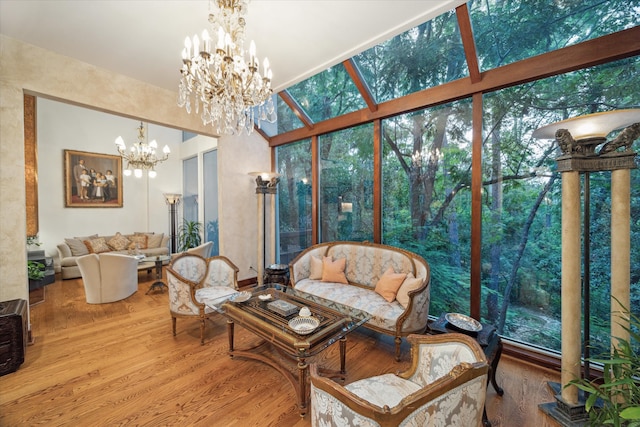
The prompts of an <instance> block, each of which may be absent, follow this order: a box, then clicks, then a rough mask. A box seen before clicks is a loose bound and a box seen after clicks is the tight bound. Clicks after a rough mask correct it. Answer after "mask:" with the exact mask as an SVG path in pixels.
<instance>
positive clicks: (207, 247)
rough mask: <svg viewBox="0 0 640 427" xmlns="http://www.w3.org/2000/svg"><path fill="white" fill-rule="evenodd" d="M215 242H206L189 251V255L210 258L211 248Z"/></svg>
mask: <svg viewBox="0 0 640 427" xmlns="http://www.w3.org/2000/svg"><path fill="white" fill-rule="evenodd" d="M212 247H213V242H206V243H203V244H201V245H200V246H196V247H195V248H191V249H187V253H190V254H196V255H200V256H201V257H202V258H209V257H210V256H211V248H212Z"/></svg>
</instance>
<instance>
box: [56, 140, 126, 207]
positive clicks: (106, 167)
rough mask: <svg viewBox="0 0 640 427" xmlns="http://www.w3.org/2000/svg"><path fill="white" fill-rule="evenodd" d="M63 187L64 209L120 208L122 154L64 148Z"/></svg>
mask: <svg viewBox="0 0 640 427" xmlns="http://www.w3.org/2000/svg"><path fill="white" fill-rule="evenodd" d="M83 170H84V171H86V172H87V173H86V174H83V173H82V171H83ZM64 190H65V191H64V202H65V204H64V205H65V207H67V208H121V207H122V157H120V156H117V155H110V154H99V153H89V152H87V151H76V150H64Z"/></svg>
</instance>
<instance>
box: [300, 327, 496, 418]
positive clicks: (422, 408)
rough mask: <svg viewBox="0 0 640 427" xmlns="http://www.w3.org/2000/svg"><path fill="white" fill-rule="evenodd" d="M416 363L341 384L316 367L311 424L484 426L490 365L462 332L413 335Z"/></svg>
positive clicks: (313, 378) (412, 355)
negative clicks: (323, 374) (319, 372)
mask: <svg viewBox="0 0 640 427" xmlns="http://www.w3.org/2000/svg"><path fill="white" fill-rule="evenodd" d="M408 341H409V342H410V343H411V367H410V368H409V369H408V370H407V371H405V372H402V373H398V374H384V375H379V376H375V377H371V378H365V379H362V380H358V381H355V382H353V383H351V384H348V385H346V386H342V385H340V384H338V383H336V382H334V381H332V380H330V379H328V378H325V377H321V376H320V375H319V374H318V369H317V367H316V366H315V365H311V425H312V426H397V425H400V424H402V425H406V426H430V427H436V426H437V427H455V426H458V427H472V426H473V427H480V426H481V425H482V413H483V409H484V402H485V396H486V385H487V372H488V369H489V366H488V365H487V363H486V359H485V356H484V353H483V351H482V348H481V347H480V346H479V345H478V343H477V342H476V341H475V340H474V339H472V338H471V337H468V336H466V335H463V334H443V335H410V336H409V337H408Z"/></svg>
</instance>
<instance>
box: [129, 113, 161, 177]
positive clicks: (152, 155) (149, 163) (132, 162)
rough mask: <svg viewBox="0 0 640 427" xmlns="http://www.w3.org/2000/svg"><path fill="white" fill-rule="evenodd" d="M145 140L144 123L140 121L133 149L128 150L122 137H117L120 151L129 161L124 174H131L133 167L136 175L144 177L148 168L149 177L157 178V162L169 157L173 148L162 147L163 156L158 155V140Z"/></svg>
mask: <svg viewBox="0 0 640 427" xmlns="http://www.w3.org/2000/svg"><path fill="white" fill-rule="evenodd" d="M145 140H146V138H145V136H144V125H143V124H142V122H140V127H139V128H138V142H136V143H135V144H133V145H132V146H131V149H129V150H128V151H127V146H126V145H125V144H124V140H123V139H122V137H121V136H119V137H118V138H116V146H117V148H118V152H119V153H120V155H121V156H122V158H123V159H124V160H126V161H127V169H125V170H124V172H123V173H124V175H126V176H130V175H131V170H132V169H133V174H134V175H135V177H136V178H140V177H142V171H143V170H146V171H148V172H147V174H148V175H149V178H155V176H156V175H157V174H156V170H155V166H156V164H157V163H160V162H164V161H165V160H167V159H168V158H169V153H170V152H171V150H170V149H169V146H168V145H165V146H164V148H163V149H162V152H163V156H162V157H158V156H157V155H156V149H157V148H158V143H157V142H156V140H155V139H154V140H153V141H151V142H150V143H148V144H147V142H146V141H145Z"/></svg>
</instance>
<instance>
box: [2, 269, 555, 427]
mask: <svg viewBox="0 0 640 427" xmlns="http://www.w3.org/2000/svg"><path fill="white" fill-rule="evenodd" d="M152 282H153V277H152V276H147V274H146V273H145V272H141V273H140V275H139V290H138V292H136V293H135V294H134V295H132V296H131V297H129V298H127V299H126V300H124V301H119V302H116V303H111V304H100V305H92V304H87V303H86V302H85V299H84V289H83V285H82V281H81V280H80V279H76V280H64V281H63V280H59V279H58V280H57V281H56V282H55V283H54V284H52V285H49V286H47V288H46V291H45V300H44V302H41V303H38V304H35V305H32V306H31V324H32V326H31V329H32V335H33V337H34V343H33V345H30V346H29V347H27V354H26V360H25V363H24V364H22V366H21V367H20V369H18V371H16V372H14V373H11V374H7V375H5V376H2V377H0V426H7V427H8V426H11V427H13V426H37V425H47V426H69V425H73V426H122V425H139V426H296V427H297V426H304V427H308V426H310V421H309V416H306V417H305V418H301V417H300V416H299V413H298V409H297V407H296V404H295V394H294V391H293V389H292V387H291V386H290V384H289V383H288V382H287V381H286V380H284V378H282V376H281V375H280V374H278V373H277V372H276V371H275V370H274V369H272V368H270V367H268V366H266V365H264V364H261V363H259V362H255V361H250V360H242V359H236V360H232V359H230V358H229V357H228V356H227V334H226V323H225V320H224V318H222V317H221V316H220V317H216V318H214V319H213V320H212V321H211V322H209V323H208V324H207V330H206V341H205V345H204V346H201V345H200V342H199V325H198V322H197V321H194V320H187V319H178V324H177V326H178V334H177V336H176V337H173V336H172V334H171V318H170V316H169V309H168V302H167V294H166V292H164V293H154V294H149V295H145V292H146V291H147V289H148V288H149V286H150V285H151V283H152ZM361 329H362V328H361ZM256 342H257V341H256V338H254V337H253V336H252V335H251V334H250V333H249V332H247V331H245V330H243V329H242V328H241V327H236V343H237V346H238V347H244V346H248V345H251V344H255V343H256ZM403 350H404V351H403V359H402V360H401V361H400V362H395V361H394V358H393V354H394V346H393V340H392V339H390V338H388V337H386V336H381V335H378V334H375V333H372V332H367V331H366V330H362V331H356V332H354V333H352V334H351V335H349V342H348V353H347V370H348V379H347V381H348V382H351V381H354V380H356V379H360V378H363V377H368V376H372V375H377V374H380V373H384V372H395V371H397V370H402V369H405V368H406V366H407V365H408V363H409V360H408V352H407V347H403ZM315 361H316V362H318V363H320V364H321V365H323V366H326V367H329V368H337V367H338V366H339V359H338V346H337V345H336V346H333V347H332V348H329V349H328V350H327V351H325V352H324V353H323V354H321V355H320V356H318V357H316V359H315ZM497 378H498V383H499V384H500V385H501V386H502V387H503V388H504V390H505V394H504V396H502V397H500V396H497V395H496V393H495V390H493V388H492V387H491V386H489V391H488V395H487V405H488V406H487V411H488V415H489V419H490V420H491V421H492V424H493V426H494V427H501V426H517V427H529V426H530V427H545V426H549V427H556V426H557V425H558V424H557V423H555V421H553V420H550V419H549V418H548V417H547V416H546V415H545V414H543V413H542V412H541V411H540V410H539V409H538V404H539V403H546V402H551V401H553V395H552V393H551V392H550V391H549V390H548V388H547V385H546V383H547V381H559V375H558V374H557V373H555V372H552V371H548V370H544V369H540V368H537V367H535V366H532V365H528V364H525V363H521V362H520V361H517V360H514V359H510V358H509V357H505V356H503V358H502V360H501V362H500V365H499V367H498V376H497Z"/></svg>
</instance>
